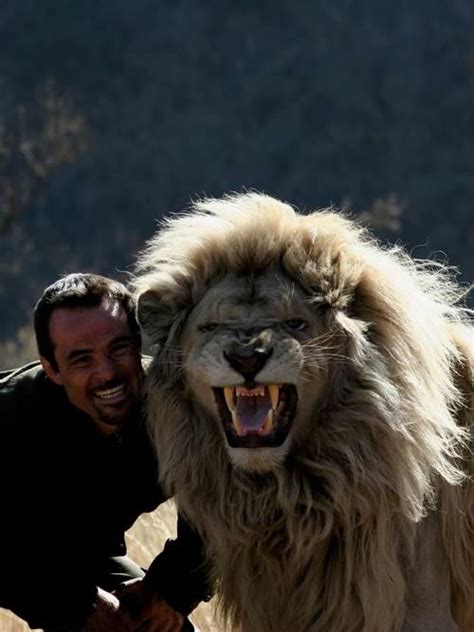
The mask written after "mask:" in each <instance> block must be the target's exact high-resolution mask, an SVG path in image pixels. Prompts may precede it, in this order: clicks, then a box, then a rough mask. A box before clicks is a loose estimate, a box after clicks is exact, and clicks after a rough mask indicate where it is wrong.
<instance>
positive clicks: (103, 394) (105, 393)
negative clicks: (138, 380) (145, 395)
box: [95, 384, 125, 399]
mask: <svg viewBox="0 0 474 632" xmlns="http://www.w3.org/2000/svg"><path fill="white" fill-rule="evenodd" d="M124 389H125V385H124V384H120V385H119V386H115V387H114V388H107V389H104V390H102V391H96V392H95V394H96V396H97V397H100V399H111V398H112V397H115V396H116V395H119V394H120V393H122V392H123V391H124Z"/></svg>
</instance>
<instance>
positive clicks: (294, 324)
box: [285, 318, 308, 331]
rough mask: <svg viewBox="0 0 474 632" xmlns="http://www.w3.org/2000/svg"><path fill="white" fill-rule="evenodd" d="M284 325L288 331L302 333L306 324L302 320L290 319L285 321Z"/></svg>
mask: <svg viewBox="0 0 474 632" xmlns="http://www.w3.org/2000/svg"><path fill="white" fill-rule="evenodd" d="M285 325H286V326H287V327H288V329H292V330H293V331H303V329H306V327H307V325H308V323H307V322H306V321H305V320H303V319H302V318H290V319H289V320H285Z"/></svg>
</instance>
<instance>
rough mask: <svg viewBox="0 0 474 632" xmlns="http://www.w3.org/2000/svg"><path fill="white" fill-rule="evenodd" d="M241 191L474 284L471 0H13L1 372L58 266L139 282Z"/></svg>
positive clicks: (0, 169)
mask: <svg viewBox="0 0 474 632" xmlns="http://www.w3.org/2000/svg"><path fill="white" fill-rule="evenodd" d="M244 188H247V189H257V190H260V191H264V192H266V193H268V194H271V195H274V196H276V197H279V198H282V199H284V200H286V201H288V202H291V203H292V204H294V205H296V206H297V207H299V208H300V209H301V210H312V209H315V208H318V207H325V206H329V205H335V206H338V207H342V208H344V209H345V210H346V211H348V212H350V213H352V214H353V215H355V216H359V217H360V219H361V220H362V221H364V222H366V223H368V224H370V225H371V226H372V228H373V229H374V230H375V232H376V233H377V235H378V236H379V237H380V239H382V240H384V241H385V240H388V241H392V242H398V243H401V244H403V245H405V246H406V247H407V249H408V250H409V251H410V252H411V253H412V254H413V255H414V256H415V257H432V258H435V259H437V260H440V259H441V260H448V261H449V263H450V264H452V265H454V266H457V267H459V269H460V270H461V271H462V274H461V279H462V280H463V281H464V282H466V283H468V282H470V281H472V280H473V278H474V261H473V257H472V253H473V248H474V2H472V0H451V1H450V2H449V3H448V2H445V1H444V0H416V1H415V2H413V0H398V1H397V2H393V0H331V1H324V2H323V1H319V0H312V1H311V2H310V1H308V0H306V1H305V0H291V2H290V1H285V0H271V1H270V0H240V1H239V2H234V1H232V2H231V1H230V0H134V2H130V1H129V0H41V1H40V2H38V1H37V0H36V1H35V0H2V2H1V6H0V313H1V314H2V326H1V328H0V358H1V361H0V369H2V368H7V367H8V366H13V365H15V364H17V363H20V362H22V361H23V360H25V361H26V360H28V359H30V358H32V357H34V356H35V353H36V352H35V349H34V345H33V342H32V336H31V311H32V308H33V305H34V303H35V301H36V299H37V298H38V296H39V294H40V293H41V291H42V289H43V288H44V287H45V286H46V285H47V284H49V283H51V282H53V281H54V280H56V279H57V277H58V276H59V275H62V274H65V273H68V272H71V271H77V270H81V271H93V272H99V273H103V274H108V275H112V276H114V277H116V278H119V279H121V280H125V281H126V279H127V274H128V273H129V272H130V271H131V269H132V266H133V262H134V257H135V256H136V253H137V252H138V251H139V250H140V248H142V246H143V245H144V243H145V241H146V239H148V238H149V237H150V236H151V235H152V233H153V231H154V230H155V227H156V221H157V220H158V219H159V218H160V217H162V216H163V215H166V214H169V213H173V212H176V211H179V210H181V209H183V208H185V207H186V206H188V205H189V203H190V201H191V200H193V199H196V198H197V197H202V196H205V195H209V196H220V195H222V194H223V193H225V192H228V191H242V190H243V189H244ZM147 533H150V531H147ZM145 540H146V537H145V536H143V537H141V539H140V538H139V539H138V540H136V541H135V542H138V544H139V546H140V547H141V546H145V548H146V546H147V543H146V541H145ZM138 544H136V545H137V546H138ZM150 546H151V549H154V548H155V545H154V544H151V545H150ZM148 555H151V553H150V551H149V552H148ZM0 616H1V615H0ZM2 621H3V622H2ZM9 625H11V626H14V625H15V624H14V623H10V624H9V623H6V622H5V620H2V619H0V630H1V631H2V632H6V631H7V630H13V629H24V628H22V627H19V628H14V627H8V626H9ZM18 625H20V624H18Z"/></svg>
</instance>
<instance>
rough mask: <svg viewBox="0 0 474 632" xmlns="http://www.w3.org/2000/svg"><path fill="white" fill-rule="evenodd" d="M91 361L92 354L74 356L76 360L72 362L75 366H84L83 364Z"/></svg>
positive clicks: (85, 364)
mask: <svg viewBox="0 0 474 632" xmlns="http://www.w3.org/2000/svg"><path fill="white" fill-rule="evenodd" d="M90 361H91V358H90V356H80V357H78V358H74V360H73V361H72V362H71V366H73V367H79V368H80V367H83V366H87V365H88V364H89V363H90Z"/></svg>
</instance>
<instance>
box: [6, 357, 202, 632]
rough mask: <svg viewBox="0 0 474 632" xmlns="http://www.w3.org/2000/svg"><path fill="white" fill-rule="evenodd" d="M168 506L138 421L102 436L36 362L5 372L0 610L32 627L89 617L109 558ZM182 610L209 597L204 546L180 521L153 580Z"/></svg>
mask: <svg viewBox="0 0 474 632" xmlns="http://www.w3.org/2000/svg"><path fill="white" fill-rule="evenodd" d="M164 500H166V498H165V496H164V495H163V492H162V490H161V488H160V486H159V484H158V475H157V464H156V460H155V457H154V454H153V452H152V449H151V447H150V444H149V442H148V440H147V437H146V433H145V430H144V427H143V423H142V420H141V419H137V420H134V422H133V423H132V422H129V423H128V424H127V426H126V427H125V428H124V429H123V431H122V432H121V434H120V435H117V436H111V437H104V436H102V435H100V434H99V433H98V432H97V431H96V429H95V428H94V426H93V425H92V424H91V422H90V420H89V419H88V418H87V416H85V415H84V414H83V413H82V412H81V411H79V410H78V409H76V408H75V407H73V406H72V405H71V404H70V402H69V400H68V399H67V397H66V394H65V392H64V389H63V388H62V387H58V386H56V385H55V384H54V383H53V382H51V381H50V380H49V379H48V378H47V376H46V375H45V373H44V371H43V370H42V368H41V366H40V365H39V364H38V363H32V364H30V365H27V366H25V367H22V368H20V369H17V370H14V371H8V372H4V373H0V511H1V520H0V547H1V548H0V555H1V567H0V568H1V571H0V606H2V607H6V608H9V609H11V610H13V611H14V612H16V613H17V614H19V615H20V616H22V617H23V618H25V619H26V620H28V622H29V623H30V625H33V626H34V627H42V626H45V625H47V624H51V623H54V622H56V621H61V620H62V618H64V617H70V616H71V614H72V613H76V612H81V611H84V612H85V611H87V609H88V608H89V607H90V604H91V603H92V601H93V598H94V595H95V583H94V576H95V573H96V571H97V569H99V567H100V565H101V563H103V560H104V558H106V557H109V556H116V555H124V554H125V553H126V549H125V541H124V532H125V531H126V530H127V529H128V528H129V527H131V525H132V524H133V523H134V522H135V520H136V519H137V518H138V516H139V515H140V514H142V513H143V512H147V511H151V510H153V509H154V508H155V507H157V506H158V505H159V504H160V503H162V502H163V501H164ZM147 581H149V582H152V583H153V585H154V586H156V589H157V591H159V592H160V593H161V594H162V596H163V597H164V598H165V599H167V600H168V601H169V602H170V603H171V604H172V605H173V606H174V607H175V608H177V609H179V610H181V611H182V612H183V613H187V612H189V611H190V610H191V609H192V608H193V607H194V606H195V605H196V604H197V603H198V602H199V601H200V600H202V599H204V598H205V597H206V594H207V592H208V586H207V583H206V577H205V573H204V571H203V551H202V543H201V541H200V539H199V538H198V536H197V535H196V534H195V532H193V531H192V530H191V529H190V528H189V527H188V526H187V525H185V524H183V523H182V522H181V523H180V524H179V526H178V539H177V540H176V541H174V542H168V543H167V546H166V547H165V550H164V552H163V553H162V554H161V555H160V556H159V557H158V558H157V559H156V560H155V562H154V563H153V565H152V569H151V571H150V575H149V577H148V580H147Z"/></svg>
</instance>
